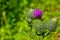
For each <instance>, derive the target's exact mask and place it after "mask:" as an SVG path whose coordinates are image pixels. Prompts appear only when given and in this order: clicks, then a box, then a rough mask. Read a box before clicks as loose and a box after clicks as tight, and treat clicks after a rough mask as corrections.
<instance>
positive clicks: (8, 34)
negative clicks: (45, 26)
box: [0, 0, 60, 40]
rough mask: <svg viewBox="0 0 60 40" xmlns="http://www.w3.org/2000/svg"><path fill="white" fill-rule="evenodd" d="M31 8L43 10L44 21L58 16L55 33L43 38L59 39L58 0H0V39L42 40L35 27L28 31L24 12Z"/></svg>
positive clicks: (59, 11) (59, 14)
mask: <svg viewBox="0 0 60 40" xmlns="http://www.w3.org/2000/svg"><path fill="white" fill-rule="evenodd" d="M31 8H39V9H41V10H42V11H43V17H42V18H43V19H44V21H47V20H49V19H50V18H52V17H59V19H58V24H59V25H58V27H57V29H56V31H57V34H56V35H54V34H51V35H49V36H46V37H45V38H44V39H43V40H60V36H59V37H57V36H58V35H60V0H0V40H42V37H41V36H37V35H36V33H35V29H34V28H33V29H32V32H31V31H30V27H29V26H28V23H27V21H26V13H27V12H28V10H29V9H31Z"/></svg>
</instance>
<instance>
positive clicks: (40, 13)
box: [33, 9, 42, 18]
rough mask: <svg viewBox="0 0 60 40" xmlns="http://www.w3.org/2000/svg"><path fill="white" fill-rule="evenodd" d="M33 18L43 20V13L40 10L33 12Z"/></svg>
mask: <svg viewBox="0 0 60 40" xmlns="http://www.w3.org/2000/svg"><path fill="white" fill-rule="evenodd" d="M33 17H34V18H41V17H42V11H41V10H40V9H35V10H34V11H33Z"/></svg>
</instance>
